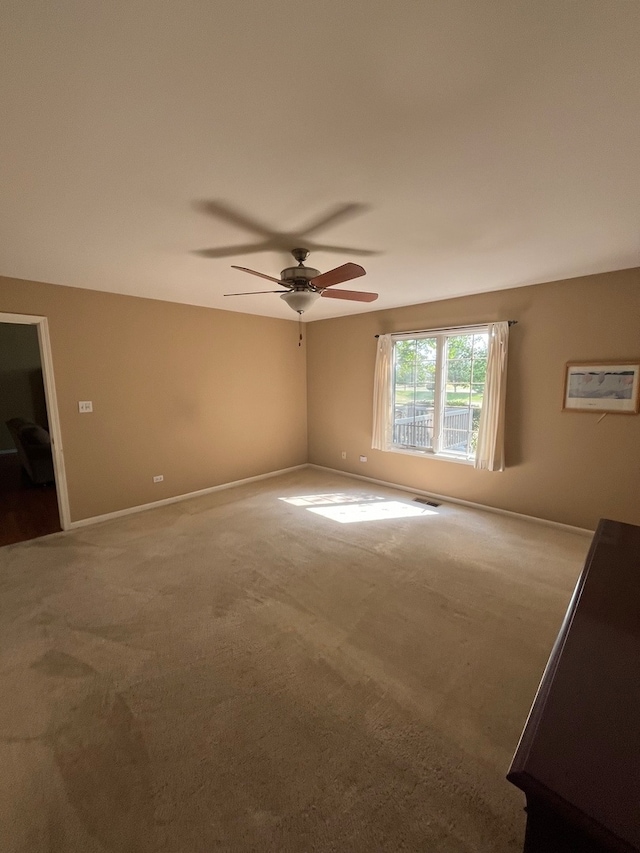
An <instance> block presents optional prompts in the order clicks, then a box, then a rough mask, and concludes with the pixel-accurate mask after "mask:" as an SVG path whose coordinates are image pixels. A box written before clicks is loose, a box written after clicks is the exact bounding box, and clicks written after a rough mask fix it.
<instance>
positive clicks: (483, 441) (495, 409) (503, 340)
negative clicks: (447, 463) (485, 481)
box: [475, 321, 509, 471]
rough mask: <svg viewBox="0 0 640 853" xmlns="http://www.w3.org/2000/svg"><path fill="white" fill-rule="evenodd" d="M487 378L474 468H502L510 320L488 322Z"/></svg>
mask: <svg viewBox="0 0 640 853" xmlns="http://www.w3.org/2000/svg"><path fill="white" fill-rule="evenodd" d="M488 329H489V352H488V354H487V378H486V381H485V388H484V399H483V401H482V412H481V413H480V427H479V429H478V446H477V448H476V463H475V464H476V468H484V469H485V470H487V471H504V410H505V400H506V391H507V349H508V344H509V323H508V322H506V321H504V322H501V323H489V324H488Z"/></svg>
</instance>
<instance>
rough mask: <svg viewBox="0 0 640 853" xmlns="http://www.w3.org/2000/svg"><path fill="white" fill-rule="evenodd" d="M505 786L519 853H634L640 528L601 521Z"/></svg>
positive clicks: (638, 845) (637, 833) (638, 826)
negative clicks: (519, 797) (519, 805)
mask: <svg viewBox="0 0 640 853" xmlns="http://www.w3.org/2000/svg"><path fill="white" fill-rule="evenodd" d="M507 779H509V781H510V782H513V784H514V785H516V786H517V787H518V788H520V789H522V790H523V791H524V793H525V794H526V799H527V809H526V811H527V829H526V835H525V842H524V850H525V853H565V851H572V853H603V851H625V853H638V851H640V527H637V526H635V525H633V524H622V523H621V522H616V521H608V520H607V519H603V520H602V521H600V524H599V525H598V529H597V531H596V533H595V536H594V538H593V542H592V543H591V548H590V550H589V555H588V557H587V561H586V563H585V566H584V569H583V571H582V574H581V576H580V579H579V581H578V584H577V586H576V589H575V592H574V594H573V597H572V599H571V602H570V604H569V609H568V610H567V614H566V616H565V619H564V622H563V624H562V628H561V630H560V633H559V635H558V638H557V640H556V642H555V645H554V647H553V650H552V652H551V657H550V658H549V662H548V664H547V667H546V669H545V671H544V674H543V676H542V681H541V682H540V687H539V688H538V692H537V694H536V697H535V699H534V702H533V706H532V708H531V712H530V714H529V719H528V720H527V723H526V725H525V728H524V731H523V733H522V737H521V739H520V743H519V744H518V748H517V750H516V753H515V756H514V758H513V762H512V764H511V768H510V770H509V773H508V775H507Z"/></svg>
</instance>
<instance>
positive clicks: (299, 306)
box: [280, 290, 320, 314]
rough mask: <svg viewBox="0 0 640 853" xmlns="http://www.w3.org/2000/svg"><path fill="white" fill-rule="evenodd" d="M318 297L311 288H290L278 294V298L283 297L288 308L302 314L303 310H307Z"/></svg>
mask: <svg viewBox="0 0 640 853" xmlns="http://www.w3.org/2000/svg"><path fill="white" fill-rule="evenodd" d="M319 298H320V294H319V293H315V292H314V291H312V290H290V291H289V292H288V293H283V294H281V296H280V299H284V301H285V302H286V303H287V305H288V306H289V308H292V309H293V310H294V311H295V312H296V313H298V314H304V312H305V311H308V310H309V308H311V306H312V305H313V303H314V302H315V301H316V299H319Z"/></svg>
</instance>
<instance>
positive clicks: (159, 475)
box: [153, 474, 164, 483]
mask: <svg viewBox="0 0 640 853" xmlns="http://www.w3.org/2000/svg"><path fill="white" fill-rule="evenodd" d="M163 480H164V477H163V475H162V474H157V475H156V476H155V477H154V478H153V482H154V483H161V482H162V481H163Z"/></svg>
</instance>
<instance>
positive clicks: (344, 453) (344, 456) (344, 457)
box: [342, 450, 347, 459]
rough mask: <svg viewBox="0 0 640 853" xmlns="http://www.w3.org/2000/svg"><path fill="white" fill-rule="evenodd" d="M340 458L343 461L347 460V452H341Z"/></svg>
mask: <svg viewBox="0 0 640 853" xmlns="http://www.w3.org/2000/svg"><path fill="white" fill-rule="evenodd" d="M342 458H343V459H346V458H347V451H346V450H343V451H342Z"/></svg>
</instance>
